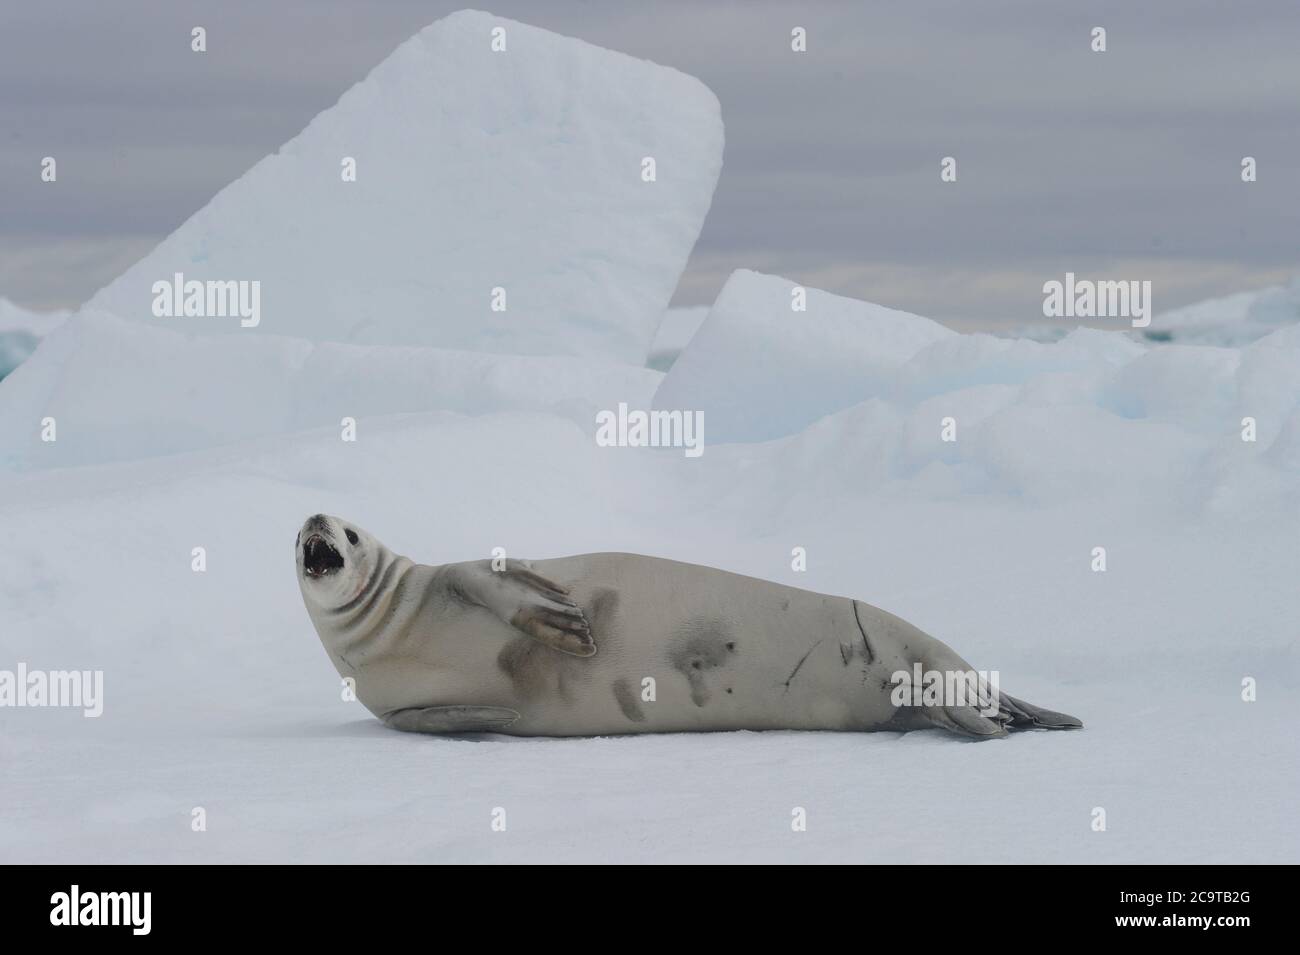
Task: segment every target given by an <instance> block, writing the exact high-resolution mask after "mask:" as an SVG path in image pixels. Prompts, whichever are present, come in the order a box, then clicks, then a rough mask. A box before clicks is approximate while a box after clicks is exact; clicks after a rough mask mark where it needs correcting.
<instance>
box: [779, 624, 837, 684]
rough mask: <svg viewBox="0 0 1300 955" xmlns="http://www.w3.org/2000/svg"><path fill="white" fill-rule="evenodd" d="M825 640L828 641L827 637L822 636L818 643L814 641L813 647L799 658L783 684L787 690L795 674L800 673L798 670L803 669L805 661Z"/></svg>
mask: <svg viewBox="0 0 1300 955" xmlns="http://www.w3.org/2000/svg"><path fill="white" fill-rule="evenodd" d="M825 642H826V638H825V637H822V638H821V639H820V640H818V641H817V642H816V643H814V644H813V645H812V646H811V647H809V648H808V652H807V653H805V654H804V655H803V656H801V657H800V658H799V662H798V663H796V664H795V665H794V669H793V670H791V671H790V675H789V676H788V677H786V678H785V683H784V684H783V685H784V686H785V688H786V689H787V690H788V689H790V681H792V680H793V679H794V678H795V675H796V674H798V672H799V671H800V670H801V669H803V665H804V662H805V661H807V659H808V658H809V657H810V656H812V654H813V651H814V650H816V649H817V648H818V647H820V646H821V645H822V644H823V643H825Z"/></svg>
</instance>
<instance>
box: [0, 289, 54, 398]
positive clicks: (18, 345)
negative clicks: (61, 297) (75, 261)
mask: <svg viewBox="0 0 1300 955" xmlns="http://www.w3.org/2000/svg"><path fill="white" fill-rule="evenodd" d="M67 317H68V313H67V312H65V311H54V312H34V311H31V310H30V309H26V308H23V307H22V306H21V305H17V304H15V303H14V302H11V301H9V299H7V298H5V297H3V296H0V378H4V377H5V375H7V374H9V373H10V372H11V371H13V370H14V369H15V368H17V367H18V366H19V365H21V364H22V363H23V362H24V361H26V360H27V357H28V356H29V355H31V353H32V352H34V351H36V346H37V345H39V344H40V342H41V339H42V338H44V337H45V336H46V335H48V334H49V333H50V332H52V331H53V330H54V329H56V328H58V327H59V325H61V324H63V322H64V321H65V320H66V319H67Z"/></svg>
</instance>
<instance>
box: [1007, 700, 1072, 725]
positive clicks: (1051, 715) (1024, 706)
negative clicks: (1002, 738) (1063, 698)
mask: <svg viewBox="0 0 1300 955" xmlns="http://www.w3.org/2000/svg"><path fill="white" fill-rule="evenodd" d="M997 719H998V721H999V722H1002V723H1007V724H1010V726H1011V727H1012V728H1013V729H1035V728H1038V729H1049V730H1075V729H1083V720H1080V719H1078V718H1077V717H1074V716H1070V715H1069V714H1068V713H1057V712H1056V711H1055V710H1045V709H1043V708H1042V707H1041V706H1034V705H1033V704H1032V703H1026V702H1025V701H1024V700H1017V699H1016V698H1015V697H1014V696H1009V695H1007V694H1006V693H999V694H998V715H997Z"/></svg>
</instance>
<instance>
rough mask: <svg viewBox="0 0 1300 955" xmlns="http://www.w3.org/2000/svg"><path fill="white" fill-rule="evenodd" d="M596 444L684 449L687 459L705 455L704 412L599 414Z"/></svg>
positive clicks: (622, 405)
mask: <svg viewBox="0 0 1300 955" xmlns="http://www.w3.org/2000/svg"><path fill="white" fill-rule="evenodd" d="M596 444H598V445H599V446H600V447H602V448H685V449H686V456H687V457H688V458H698V457H699V456H700V455H701V454H703V453H704V412H703V411H638V410H632V411H629V410H628V407H627V402H626V401H620V402H619V403H618V410H617V411H608V410H606V411H598V412H597V413H596Z"/></svg>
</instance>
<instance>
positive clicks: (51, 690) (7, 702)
mask: <svg viewBox="0 0 1300 955" xmlns="http://www.w3.org/2000/svg"><path fill="white" fill-rule="evenodd" d="M0 706H57V707H69V708H79V709H80V710H81V711H82V713H81V715H82V716H84V717H87V718H89V719H93V718H95V717H97V716H100V715H101V714H102V713H103V712H104V671H103V670H29V669H27V664H26V663H21V662H20V663H19V664H18V669H17V670H0Z"/></svg>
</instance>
